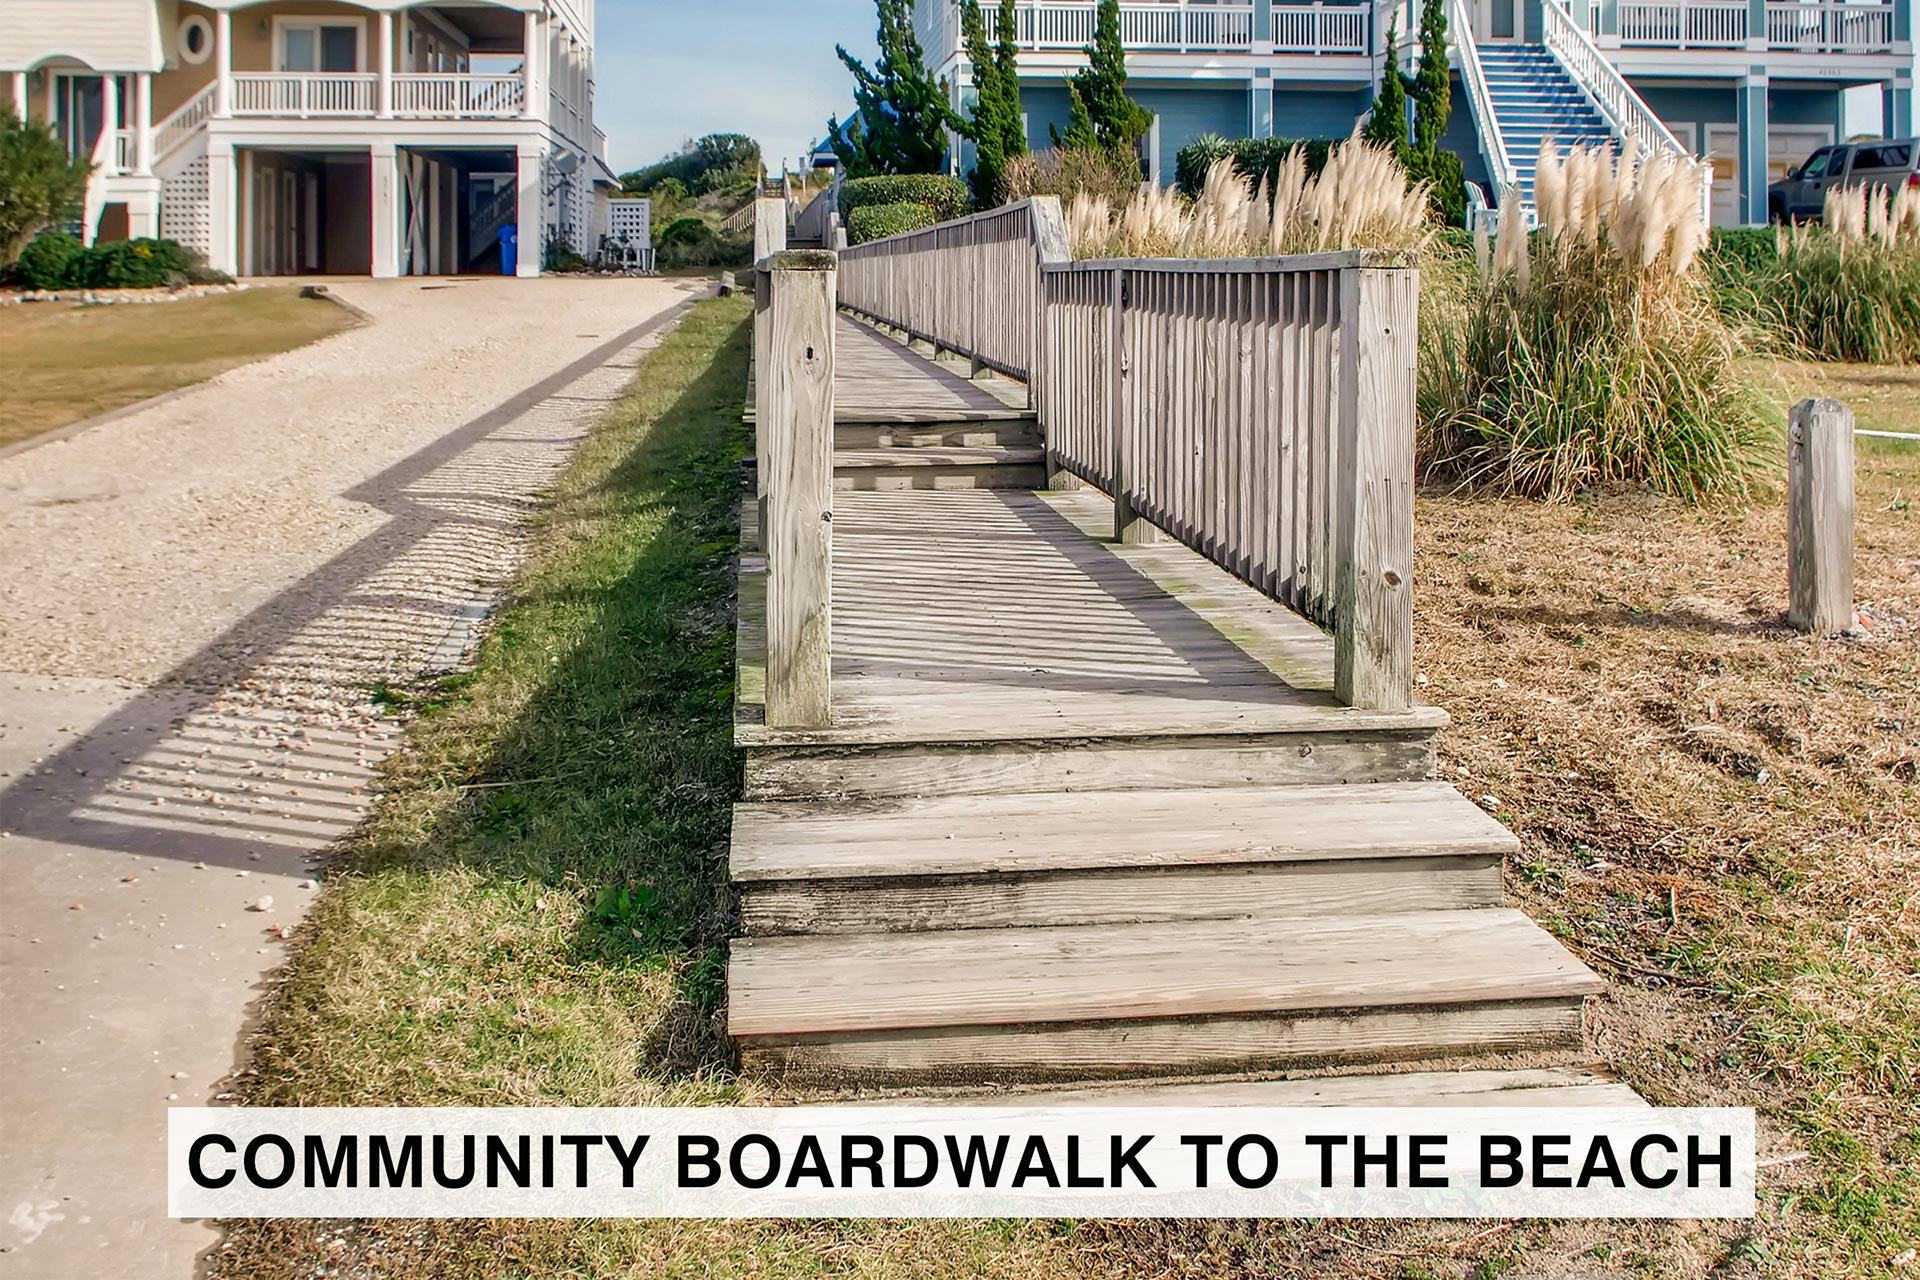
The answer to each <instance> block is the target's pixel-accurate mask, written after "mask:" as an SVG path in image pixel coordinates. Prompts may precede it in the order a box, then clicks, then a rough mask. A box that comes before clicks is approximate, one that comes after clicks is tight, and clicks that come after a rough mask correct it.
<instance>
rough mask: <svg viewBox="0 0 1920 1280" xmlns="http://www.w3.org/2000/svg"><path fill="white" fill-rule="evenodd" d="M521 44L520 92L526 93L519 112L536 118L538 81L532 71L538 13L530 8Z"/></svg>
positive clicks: (538, 27)
mask: <svg viewBox="0 0 1920 1280" xmlns="http://www.w3.org/2000/svg"><path fill="white" fill-rule="evenodd" d="M521 44H522V45H523V46H524V47H525V49H526V51H527V56H526V61H525V62H524V63H523V64H522V66H521V68H520V92H521V93H523V94H525V95H526V97H525V100H524V101H522V102H521V104H520V114H521V115H522V116H524V117H525V118H526V119H528V120H538V119H539V118H540V108H539V107H538V106H537V105H536V103H537V101H538V99H537V98H536V97H535V92H536V91H537V90H538V88H539V85H540V81H539V77H538V75H536V74H535V72H534V51H535V50H536V49H538V48H539V47H540V15H539V14H537V13H535V12H533V11H532V10H528V11H527V15H526V29H525V31H524V33H523V34H522V36H521Z"/></svg>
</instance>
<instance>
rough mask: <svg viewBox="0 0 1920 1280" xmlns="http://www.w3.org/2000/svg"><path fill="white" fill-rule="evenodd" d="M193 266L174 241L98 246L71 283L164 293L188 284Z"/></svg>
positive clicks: (86, 256)
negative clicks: (167, 289) (175, 286)
mask: <svg viewBox="0 0 1920 1280" xmlns="http://www.w3.org/2000/svg"><path fill="white" fill-rule="evenodd" d="M191 265H192V264H191V263H190V262H189V261H188V259H187V251H186V249H185V248H183V247H182V246H181V245H180V244H179V243H178V242H176V241H173V240H145V239H141V240H115V241H112V242H110V243H107V244H96V245H94V246H93V248H91V249H89V250H87V251H86V252H85V253H84V254H82V255H81V257H80V258H79V259H78V260H77V261H76V263H75V265H74V266H73V268H72V270H71V272H70V279H69V283H70V284H72V285H75V286H78V287H81V288H86V289H160V288H164V287H166V286H168V285H181V284H185V283H187V278H188V274H189V271H190V270H191Z"/></svg>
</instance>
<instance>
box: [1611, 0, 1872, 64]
mask: <svg viewBox="0 0 1920 1280" xmlns="http://www.w3.org/2000/svg"><path fill="white" fill-rule="evenodd" d="M1750 12H1751V10H1750V8H1749V6H1748V5H1747V3H1746V0H1620V17H1619V22H1620V31H1619V35H1620V43H1621V45H1622V46H1624V47H1627V48H1658V49H1743V48H1745V47H1746V44H1747V41H1748V39H1749V38H1751V37H1752V36H1753V35H1755V34H1756V33H1755V32H1753V31H1752V30H1751V28H1752V22H1751V19H1750V17H1749V14H1750ZM1766 39H1767V47H1768V48H1769V49H1783V50H1794V51H1800V52H1807V53H1884V52H1889V51H1891V50H1892V48H1893V5H1892V4H1890V3H1885V2H1884V0H1881V2H1869V3H1851V2H1850V0H1804V2H1802V0H1768V3H1767V31H1766Z"/></svg>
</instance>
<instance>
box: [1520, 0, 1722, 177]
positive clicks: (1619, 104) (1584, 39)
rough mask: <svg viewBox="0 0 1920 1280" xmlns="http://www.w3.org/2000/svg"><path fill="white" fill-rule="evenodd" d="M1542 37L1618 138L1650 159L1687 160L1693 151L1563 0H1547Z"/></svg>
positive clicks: (1544, 6) (1542, 13)
mask: <svg viewBox="0 0 1920 1280" xmlns="http://www.w3.org/2000/svg"><path fill="white" fill-rule="evenodd" d="M1540 11H1541V34H1542V35H1543V36H1544V37H1545V41H1546V46H1547V51H1548V52H1549V53H1551V54H1553V56H1554V57H1555V58H1557V59H1559V61H1560V65H1561V66H1563V67H1565V68H1566V69H1567V74H1569V75H1571V76H1572V77H1573V82H1574V83H1575V84H1577V85H1579V86H1580V89H1581V91H1582V92H1584V93H1585V94H1586V95H1587V96H1588V97H1589V98H1591V99H1593V105H1594V106H1595V107H1597V108H1599V110H1600V114H1601V115H1602V116H1604V117H1606V120H1607V124H1608V126H1609V127H1610V128H1611V129H1612V130H1613V133H1614V136H1615V137H1618V138H1621V139H1624V140H1628V141H1631V142H1634V143H1636V144H1638V145H1639V147H1640V149H1641V150H1642V151H1643V152H1644V153H1646V154H1647V155H1654V154H1657V153H1659V152H1661V151H1665V152H1668V153H1670V154H1672V155H1675V156H1678V157H1680V158H1682V159H1689V160H1690V159H1692V153H1691V152H1689V151H1688V150H1687V149H1686V148H1685V147H1683V146H1681V145H1680V140H1679V139H1678V138H1676V137H1674V136H1673V130H1671V129H1669V128H1667V126H1666V122H1665V121H1663V120H1661V119H1660V117H1659V116H1657V115H1655V114H1654V111H1653V108H1652V107H1649V106H1648V105H1647V104H1646V102H1645V101H1644V100H1643V99H1642V98H1641V97H1640V95H1639V94H1638V93H1636V92H1635V91H1634V88H1633V86H1632V85H1630V84H1628V83H1627V78H1626V77H1625V76H1623V75H1621V74H1620V69H1619V68H1618V67H1616V66H1614V65H1613V61H1612V60H1611V59H1610V58H1608V57H1607V55H1606V54H1604V53H1602V52H1600V50H1599V49H1598V48H1597V47H1595V45H1594V43H1593V37H1592V36H1589V35H1588V34H1587V33H1586V32H1585V31H1584V30H1583V29H1582V28H1581V26H1580V24H1579V23H1577V22H1575V21H1574V20H1573V15H1571V14H1569V13H1568V12H1567V10H1566V8H1565V7H1564V6H1563V5H1562V4H1561V3H1560V0H1545V2H1544V3H1543V4H1542V5H1541V6H1540Z"/></svg>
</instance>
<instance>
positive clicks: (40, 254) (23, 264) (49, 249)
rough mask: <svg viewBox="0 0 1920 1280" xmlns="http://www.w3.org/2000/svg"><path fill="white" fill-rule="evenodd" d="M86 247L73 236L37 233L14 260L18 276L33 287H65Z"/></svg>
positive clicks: (14, 273)
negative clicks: (40, 234) (39, 234)
mask: <svg viewBox="0 0 1920 1280" xmlns="http://www.w3.org/2000/svg"><path fill="white" fill-rule="evenodd" d="M85 253H86V249H85V248H84V247H83V246H82V245H81V243H80V242H79V241H78V240H76V239H74V238H73V237H72V236H68V235H60V234H57V233H49V234H47V235H42V236H36V237H34V238H33V239H32V240H29V241H28V242H27V247H26V248H24V249H22V250H21V251H20V257H19V259H18V260H17V261H16V262H15V263H14V264H13V275H14V278H15V279H16V280H18V281H19V282H20V283H21V284H23V285H25V286H26V287H27V288H29V289H64V288H66V287H67V282H68V280H69V279H70V278H71V275H70V273H71V272H72V270H73V265H74V263H75V261H76V260H78V259H79V258H80V257H81V256H82V255H84V254H85Z"/></svg>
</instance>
